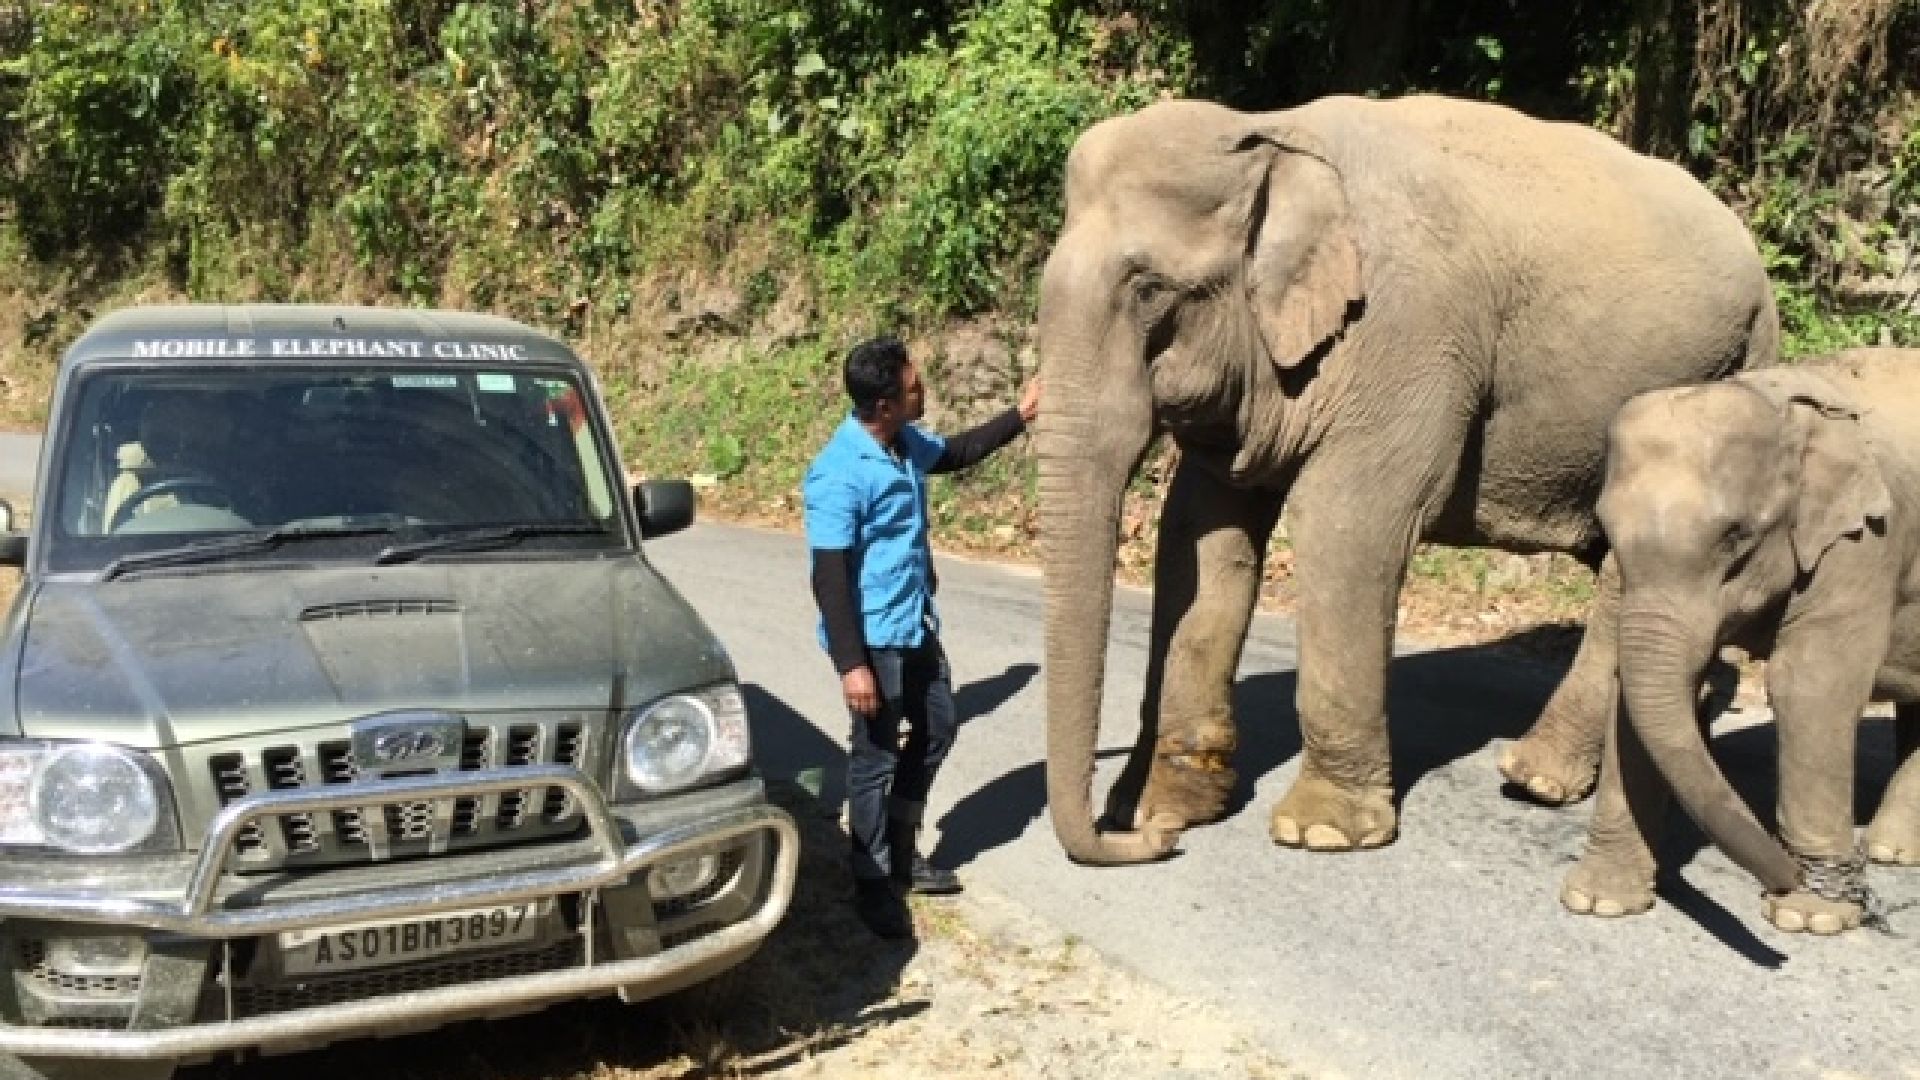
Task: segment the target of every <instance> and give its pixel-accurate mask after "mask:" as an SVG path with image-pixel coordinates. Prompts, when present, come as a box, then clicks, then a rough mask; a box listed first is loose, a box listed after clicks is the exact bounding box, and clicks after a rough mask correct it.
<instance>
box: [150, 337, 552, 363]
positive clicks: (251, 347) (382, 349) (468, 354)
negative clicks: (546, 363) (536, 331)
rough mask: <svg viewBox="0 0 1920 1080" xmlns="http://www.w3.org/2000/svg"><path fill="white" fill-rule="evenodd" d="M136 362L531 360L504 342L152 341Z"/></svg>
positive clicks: (519, 347)
mask: <svg viewBox="0 0 1920 1080" xmlns="http://www.w3.org/2000/svg"><path fill="white" fill-rule="evenodd" d="M133 355H134V357H135V358H136V359H146V358H149V357H163V358H173V357H184V356H212V357H223V356H260V355H267V356H370V357H380V358H387V357H391V358H394V359H402V358H406V359H415V360H425V359H428V358H432V359H435V360H484V361H491V362H494V363H499V362H502V361H505V362H512V361H517V360H525V359H526V358H527V347H526V346H525V345H524V344H511V343H508V342H500V341H394V340H386V339H374V338H268V339H266V352H265V353H264V354H262V353H261V351H260V342H259V341H256V340H255V339H253V338H148V339H143V340H139V341H135V342H134V343H133Z"/></svg>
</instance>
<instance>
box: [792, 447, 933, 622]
mask: <svg viewBox="0 0 1920 1080" xmlns="http://www.w3.org/2000/svg"><path fill="white" fill-rule="evenodd" d="M897 445H898V447H899V451H900V456H899V457H897V458H896V457H895V456H894V455H893V454H892V453H889V452H888V450H887V448H886V447H884V446H881V445H880V443H879V442H878V441H877V440H875V439H874V437H873V435H872V434H870V433H869V432H868V431H867V429H866V428H865V427H862V426H861V424H860V420H859V418H857V417H855V416H853V415H852V414H851V413H849V414H848V416H847V418H846V419H845V420H843V421H841V423H840V427H839V428H838V429H837V430H835V431H834V433H833V437H832V438H830V439H828V440H827V445H826V446H825V447H824V448H822V449H821V451H820V454H819V456H817V457H815V458H814V459H813V464H812V465H810V466H808V467H807V476H806V480H805V481H804V482H803V483H802V484H801V491H802V493H803V494H804V495H805V497H806V520H807V546H808V547H811V548H817V549H821V550H826V551H838V550H847V551H851V552H852V553H853V579H854V589H855V592H856V593H857V594H858V603H859V608H860V627H861V631H862V633H863V634H864V635H865V636H866V639H867V645H868V647H869V648H876V649H908V648H912V647H914V646H916V645H919V644H920V643H921V642H922V641H923V640H924V639H925V637H926V633H927V630H928V628H930V627H931V628H933V629H936V630H937V629H938V627H939V623H938V621H937V617H936V616H935V615H934V611H933V591H932V588H931V585H932V575H933V552H932V549H931V548H930V547H929V546H928V544H927V470H928V469H931V468H932V467H933V463H934V462H936V461H938V460H940V454H941V452H942V451H943V450H945V449H946V446H947V442H946V440H945V439H942V438H941V437H940V436H938V435H935V434H934V433H932V432H930V431H927V430H924V429H922V428H919V427H916V426H914V425H911V424H909V425H908V426H907V427H905V428H902V429H901V431H900V435H899V439H898V443H897ZM826 640H827V631H826V624H825V621H824V620H823V621H822V623H821V626H820V643H821V645H822V646H823V647H824V646H825V644H826Z"/></svg>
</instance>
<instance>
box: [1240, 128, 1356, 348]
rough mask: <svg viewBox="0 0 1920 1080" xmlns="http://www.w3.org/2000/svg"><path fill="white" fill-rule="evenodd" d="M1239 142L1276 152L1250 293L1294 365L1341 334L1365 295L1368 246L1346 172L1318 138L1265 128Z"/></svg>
mask: <svg viewBox="0 0 1920 1080" xmlns="http://www.w3.org/2000/svg"><path fill="white" fill-rule="evenodd" d="M1239 149H1241V150H1242V151H1247V152H1255V153H1265V154H1267V155H1268V157H1269V160H1268V164H1267V168H1266V170H1265V173H1264V174H1263V175H1262V176H1261V177H1260V180H1259V184H1260V187H1259V190H1258V193H1257V195H1256V197H1255V198H1254V199H1253V205H1252V210H1251V213H1250V214H1249V225H1250V228H1251V233H1250V235H1249V236H1248V239H1247V267H1246V282H1247V293H1248V300H1249V302H1250V303H1251V304H1252V306H1253V312H1254V318H1255V320H1256V321H1257V323H1258V324H1259V327H1260V337H1261V339H1262V340H1263V341H1264V342H1265V343H1266V347H1267V353H1268V355H1270V356H1271V357H1272V358H1273V362H1274V363H1275V364H1276V365H1278V366H1280V367H1281V368H1285V369H1291V368H1295V367H1298V366H1299V365H1300V364H1302V363H1304V362H1305V361H1306V360H1307V359H1308V358H1309V357H1312V356H1314V355H1315V354H1316V353H1317V352H1319V351H1320V350H1321V349H1324V348H1326V347H1327V346H1328V345H1330V344H1331V343H1332V342H1333V341H1335V340H1336V339H1337V338H1338V337H1339V336H1340V334H1341V333H1342V332H1343V331H1344V330H1345V329H1346V326H1347V323H1348V321H1349V320H1350V319H1351V318H1352V317H1353V315H1354V314H1355V313H1356V312H1357V311H1358V307H1359V305H1360V304H1361V303H1362V302H1363V301H1364V300H1365V296H1364V294H1363V292H1362V289H1361V284H1360V268H1361V264H1360V248H1359V245H1358V244H1357V243H1356V242H1355V240H1354V234H1353V222H1352V218H1351V213H1350V210H1349V207H1348V205H1347V196H1346V192H1345V190H1344V189H1343V187H1342V185H1341V180H1340V174H1339V173H1338V172H1337V171H1336V170H1335V169H1334V167H1333V165H1332V164H1331V163H1330V162H1329V160H1328V159H1327V157H1326V155H1325V154H1324V153H1322V152H1321V151H1320V149H1319V145H1318V140H1316V139H1314V138H1313V137H1312V136H1311V135H1310V134H1309V133H1307V132H1304V131H1300V130H1298V129H1291V128H1289V129H1272V130H1263V131H1260V132H1257V133H1255V134H1253V135H1250V136H1248V137H1246V138H1245V139H1244V140H1242V141H1241V143H1240V146H1239Z"/></svg>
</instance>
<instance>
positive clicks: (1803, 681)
mask: <svg viewBox="0 0 1920 1080" xmlns="http://www.w3.org/2000/svg"><path fill="white" fill-rule="evenodd" d="M1874 616H1877V620H1876V619H1875V618H1874ZM1886 618H1887V615H1886V613H1885V612H1856V613H1850V615H1849V616H1848V617H1846V618H1844V619H1832V620H1826V621H1824V625H1813V624H1807V625H1803V626H1800V627H1796V628H1795V633H1794V634H1793V635H1792V637H1791V638H1790V639H1787V638H1783V639H1782V641H1781V642H1780V644H1779V646H1778V647H1777V648H1776V649H1775V650H1774V654H1773V657H1772V659H1771V660H1770V661H1769V663H1768V670H1767V692H1768V696H1769V697H1770V698H1771V699H1772V701H1773V711H1774V727H1775V730H1776V731H1777V732H1778V735H1779V739H1780V795H1779V804H1778V809H1779V820H1780V839H1781V840H1782V841H1783V842H1784V843H1785V844H1786V847H1787V850H1788V851H1789V852H1792V853H1793V854H1794V855H1795V856H1797V857H1800V858H1802V859H1817V860H1824V861H1828V862H1833V863H1847V862H1850V861H1851V860H1853V859H1854V858H1855V855H1856V848H1855V845H1854V836H1853V797H1854V790H1853V789H1854V749H1855V745H1856V743H1857V741H1858V734H1859V729H1860V714H1861V713H1863V712H1865V711H1866V707H1867V701H1868V698H1869V697H1870V696H1871V694H1872V690H1873V673H1874V671H1875V670H1876V669H1877V668H1878V667H1879V665H1880V657H1878V656H1863V655H1859V654H1857V653H1856V654H1855V655H1853V656H1849V657H1844V658H1843V657H1837V656H1835V655H1834V649H1833V643H1834V642H1842V641H1848V642H1858V641H1867V640H1871V638H1872V630H1873V627H1874V625H1875V623H1876V621H1877V624H1878V626H1880V627H1883V628H1884V627H1885V625H1886ZM1883 632H1884V631H1883ZM1862 914H1863V912H1862V910H1861V906H1860V905H1859V904H1857V903H1854V902H1851V901H1848V900H1843V899H1836V898H1835V897H1832V896H1822V895H1819V894H1817V893H1815V892H1813V891H1810V890H1808V889H1800V890H1796V891H1794V892H1791V893H1787V894H1785V895H1778V896H1776V895H1769V896H1768V897H1767V901H1766V915H1767V918H1768V920H1769V921H1771V922H1772V923H1773V924H1774V925H1775V926H1777V927H1779V928H1780V929H1782V930H1787V931H1799V930H1810V931H1812V932H1813V933H1816V934H1836V933H1839V932H1840V931H1842V930H1847V929H1851V928H1853V927H1855V926H1858V925H1859V924H1860V919H1861V916H1862Z"/></svg>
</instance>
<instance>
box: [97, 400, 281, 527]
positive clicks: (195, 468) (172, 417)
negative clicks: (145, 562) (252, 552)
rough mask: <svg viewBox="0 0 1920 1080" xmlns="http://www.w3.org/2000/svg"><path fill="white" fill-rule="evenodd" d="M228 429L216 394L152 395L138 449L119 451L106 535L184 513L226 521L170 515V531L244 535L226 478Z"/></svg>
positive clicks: (230, 455) (230, 459)
mask: <svg viewBox="0 0 1920 1080" xmlns="http://www.w3.org/2000/svg"><path fill="white" fill-rule="evenodd" d="M232 429H233V423H232V417H231V415H230V414H229V412H228V411H227V410H225V409H223V408H222V407H221V401H220V398H219V396H218V395H216V394H213V393H211V392H208V391H204V390H188V389H169V390H164V391H160V392H159V393H157V394H156V395H155V396H154V398H153V399H152V400H151V401H149V402H148V403H147V405H146V407H145V409H143V410H142V412H141V414H140V439H139V441H138V442H129V443H122V444H121V445H120V448H119V450H118V452H117V457H118V464H119V466H120V473H119V475H117V476H115V477H114V479H113V483H112V485H110V486H109V487H108V488H107V495H106V502H105V506H104V507H103V512H102V517H101V520H102V524H103V526H104V531H106V532H120V531H122V530H128V531H134V530H131V529H128V526H129V525H130V524H131V523H133V522H134V521H136V520H137V519H139V518H141V517H143V516H146V515H151V514H155V513H157V512H159V511H161V510H175V509H179V508H182V507H207V508H216V509H217V510H219V511H223V513H220V514H218V515H215V516H210V515H206V514H198V515H169V518H170V519H171V521H170V523H169V524H170V526H172V527H177V528H178V529H179V531H198V530H204V529H215V528H245V527H246V526H247V524H248V523H247V522H246V521H245V520H243V519H241V518H238V517H236V516H235V512H234V505H233V502H234V499H233V490H234V488H233V481H232V478H231V477H229V476H228V473H229V471H230V470H231V469H232V467H233V463H234V447H233V446H232V445H231V443H232V440H231V437H230V432H231V431H232ZM142 524H147V523H142ZM152 524H154V525H159V524H161V523H160V522H159V521H155V522H153V523H152ZM172 527H170V528H169V529H168V530H167V531H172ZM138 531H150V530H148V529H144V528H142V529H139V530H138Z"/></svg>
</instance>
